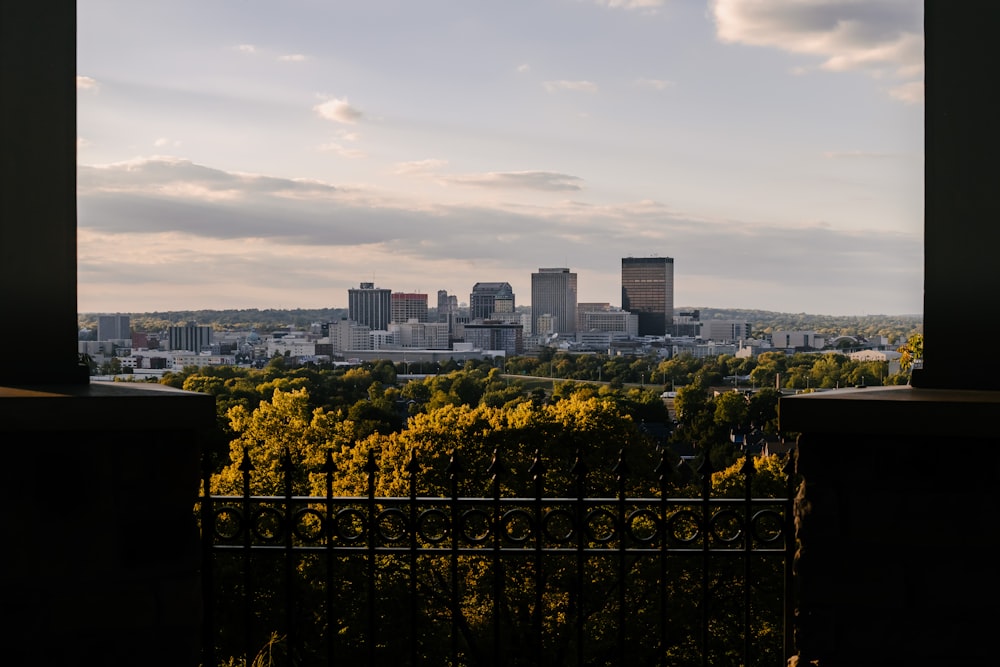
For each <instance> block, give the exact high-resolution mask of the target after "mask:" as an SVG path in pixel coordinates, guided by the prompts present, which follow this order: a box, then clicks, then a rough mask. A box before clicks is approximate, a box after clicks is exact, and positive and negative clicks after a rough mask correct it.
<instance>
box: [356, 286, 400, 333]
mask: <svg viewBox="0 0 1000 667" xmlns="http://www.w3.org/2000/svg"><path fill="white" fill-rule="evenodd" d="M391 296H392V290H389V289H384V288H381V287H375V283H361V286H360V287H352V288H351V289H349V290H347V317H348V318H350V319H351V320H352V321H354V322H357V323H358V324H364V325H365V326H367V327H368V328H369V329H371V330H372V331H385V330H387V329H388V328H389V321H390V319H391V318H392V299H391Z"/></svg>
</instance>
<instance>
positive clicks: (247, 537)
mask: <svg viewBox="0 0 1000 667" xmlns="http://www.w3.org/2000/svg"><path fill="white" fill-rule="evenodd" d="M253 469H254V467H253V462H252V461H251V460H250V453H249V448H248V447H247V446H245V445H244V447H243V459H242V461H241V462H240V471H241V472H242V473H243V501H242V505H243V527H242V528H243V553H244V556H245V557H244V560H243V667H249V665H250V651H251V648H250V645H251V638H250V634H251V630H252V628H253V599H254V596H253V579H252V575H251V572H250V571H251V569H252V566H253V549H252V547H253V520H254V517H253V513H252V511H251V509H250V472H251V471H252V470H253Z"/></svg>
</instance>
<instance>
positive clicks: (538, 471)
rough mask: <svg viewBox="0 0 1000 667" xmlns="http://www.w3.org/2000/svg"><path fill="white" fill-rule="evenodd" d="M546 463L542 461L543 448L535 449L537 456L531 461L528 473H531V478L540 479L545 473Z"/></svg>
mask: <svg viewBox="0 0 1000 667" xmlns="http://www.w3.org/2000/svg"><path fill="white" fill-rule="evenodd" d="M545 472H546V470H545V463H544V462H543V461H542V452H541V450H538V449H536V450H535V458H534V460H533V461H532V462H531V467H530V468H528V474H529V475H531V479H533V480H539V479H541V478H542V477H543V476H544V475H545Z"/></svg>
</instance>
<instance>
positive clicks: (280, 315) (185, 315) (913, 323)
mask: <svg viewBox="0 0 1000 667" xmlns="http://www.w3.org/2000/svg"><path fill="white" fill-rule="evenodd" d="M519 310H520V309H519ZM677 310H678V311H679V310H699V311H700V312H701V319H702V320H703V321H705V320H712V319H717V320H738V321H745V322H749V323H750V329H751V332H752V333H753V336H754V337H755V338H763V337H764V336H766V335H768V334H770V333H772V332H774V331H815V332H817V333H819V334H822V335H826V336H841V335H849V336H864V337H866V338H873V337H875V336H887V337H888V338H889V340H890V342H891V343H894V342H896V341H897V340H901V339H902V340H905V339H907V338H909V337H910V336H911V335H913V334H915V333H923V321H924V319H923V316H922V315H811V314H809V313H779V312H774V311H769V310H751V309H740V308H678V309H677ZM98 314H99V313H81V314H80V316H79V323H80V327H81V328H90V329H93V328H95V327H96V326H97V316H98ZM118 314H127V315H129V316H130V317H131V319H132V328H133V329H134V330H135V331H143V332H155V331H162V330H164V329H166V328H168V327H171V326H176V325H178V324H184V323H186V322H197V323H198V324H201V325H209V326H213V327H215V328H216V329H255V330H256V331H272V330H278V329H287V328H289V327H292V328H305V327H308V326H309V325H310V324H313V323H314V322H333V321H336V320H339V319H341V318H342V317H347V309H346V308H311V309H307V308H294V309H288V310H280V309H277V308H268V309H264V310H260V309H257V308H247V309H238V310H175V311H167V312H149V313H118Z"/></svg>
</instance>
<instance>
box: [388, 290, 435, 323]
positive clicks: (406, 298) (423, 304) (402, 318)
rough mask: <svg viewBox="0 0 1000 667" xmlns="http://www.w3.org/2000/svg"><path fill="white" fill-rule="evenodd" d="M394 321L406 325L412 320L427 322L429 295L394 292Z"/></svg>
mask: <svg viewBox="0 0 1000 667" xmlns="http://www.w3.org/2000/svg"><path fill="white" fill-rule="evenodd" d="M390 302H391V304H392V321H393V322H400V323H406V322H409V321H410V320H416V321H418V322H426V321H427V295H426V294H417V293H413V292H393V293H392V296H391V297H390Z"/></svg>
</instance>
